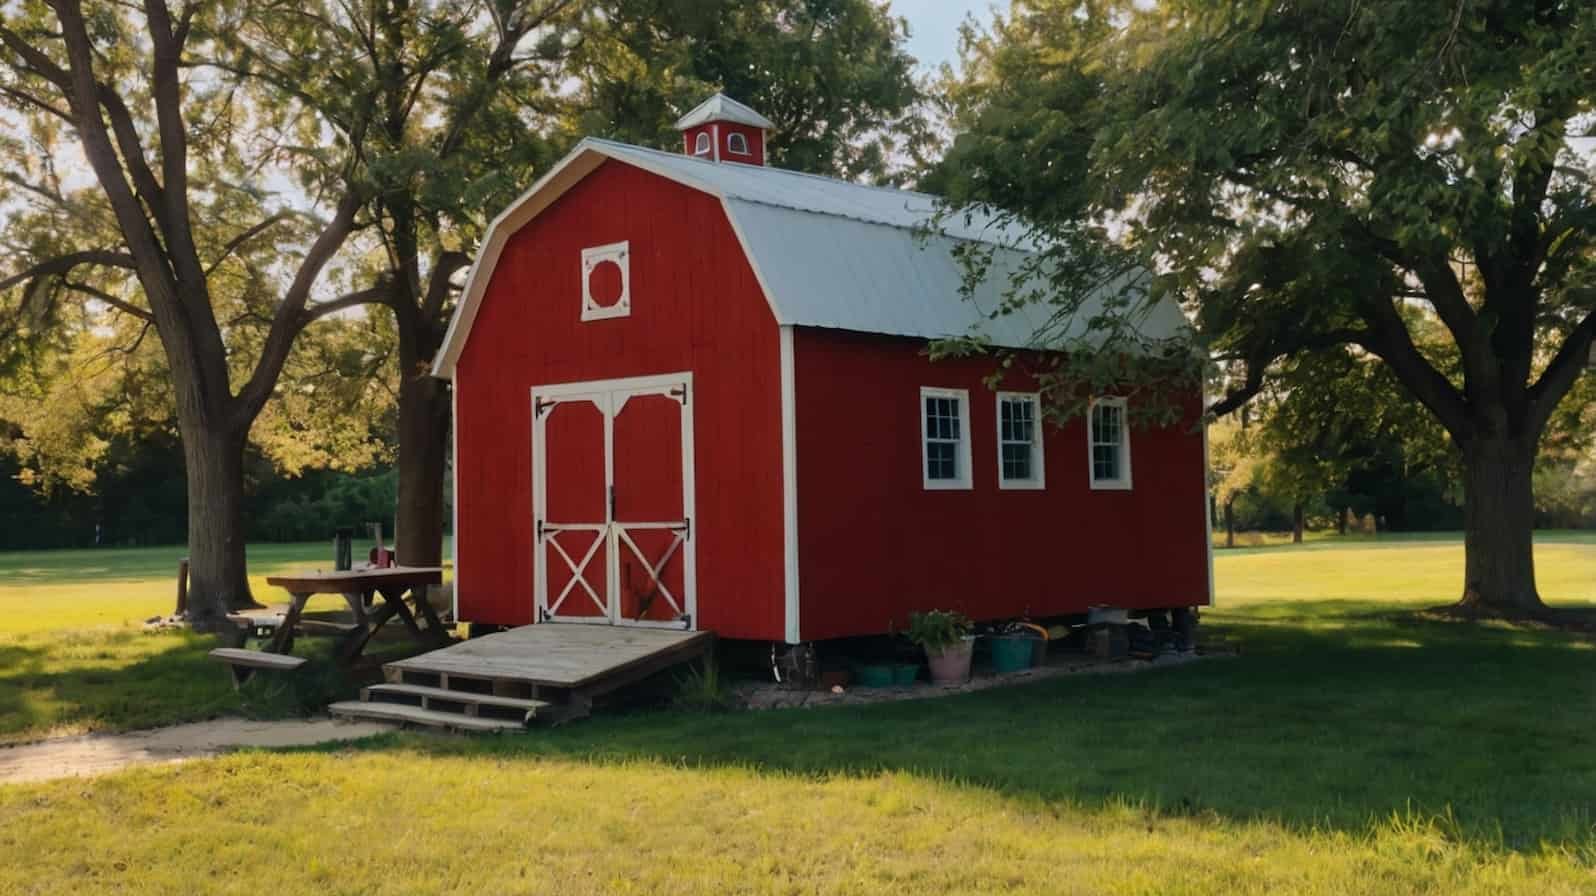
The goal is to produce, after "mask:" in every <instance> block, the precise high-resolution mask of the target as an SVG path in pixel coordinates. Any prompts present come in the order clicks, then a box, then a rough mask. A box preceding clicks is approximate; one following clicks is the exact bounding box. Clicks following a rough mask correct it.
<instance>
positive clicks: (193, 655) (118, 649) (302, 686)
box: [0, 630, 358, 744]
mask: <svg viewBox="0 0 1596 896" xmlns="http://www.w3.org/2000/svg"><path fill="white" fill-rule="evenodd" d="M219 643H220V642H219V641H218V640H217V639H216V638H214V637H212V636H206V635H198V634H194V633H191V632H164V633H160V634H146V633H144V632H141V631H137V630H114V631H85V632H49V633H45V634H41V635H31V636H26V637H24V638H20V639H18V640H17V641H14V642H8V643H0V744H4V743H8V742H20V741H26V740H37V739H40V738H43V737H48V736H50V735H51V734H52V733H59V732H61V731H62V730H69V731H74V730H75V731H85V730H86V731H126V730H132V729H137V728H150V727H155V726H158V725H171V724H175V723H179V722H191V721H199V720H203V719H209V718H214V717H216V716H218V715H223V714H241V715H244V716H246V717H249V718H260V719H274V718H286V717H291V716H302V715H306V714H309V713H312V712H319V711H320V710H321V709H322V708H323V707H325V706H326V705H327V703H328V702H330V701H332V700H338V699H344V698H347V697H349V696H351V695H353V694H354V693H355V692H356V691H357V690H358V683H357V682H356V681H355V680H353V679H352V678H351V677H350V676H349V674H347V672H346V670H344V669H342V668H340V667H338V666H335V665H334V664H333V663H332V662H331V660H330V659H329V657H328V654H329V653H330V650H331V644H330V643H326V642H320V643H316V644H314V645H313V646H311V647H310V648H309V649H307V650H304V651H301V653H302V654H306V655H309V656H310V658H311V662H310V663H308V664H307V665H306V666H304V667H303V668H302V669H300V670H298V671H296V672H295V673H293V674H292V675H283V674H272V673H268V674H262V675H257V676H256V677H254V678H253V679H251V680H250V682H249V683H248V684H246V685H245V687H244V688H243V690H242V691H241V692H236V691H234V690H233V687H232V683H231V679H230V677H229V675H228V672H227V670H226V668H225V667H224V666H222V665H221V664H219V663H216V662H213V661H211V660H210V659H209V658H208V657H207V656H206V654H207V653H208V652H209V651H210V649H211V648H213V647H216V646H218V644H219Z"/></svg>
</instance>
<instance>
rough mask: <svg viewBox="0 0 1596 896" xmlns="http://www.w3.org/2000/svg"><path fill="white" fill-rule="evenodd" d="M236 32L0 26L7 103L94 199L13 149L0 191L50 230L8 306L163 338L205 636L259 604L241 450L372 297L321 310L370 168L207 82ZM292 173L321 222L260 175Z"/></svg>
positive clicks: (48, 18) (159, 23) (186, 13)
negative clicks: (299, 360)
mask: <svg viewBox="0 0 1596 896" xmlns="http://www.w3.org/2000/svg"><path fill="white" fill-rule="evenodd" d="M241 14H242V13H241V11H240V10H239V9H218V8H214V7H204V6H202V5H201V4H199V3H189V4H186V5H184V6H183V7H182V8H181V9H180V10H178V11H177V12H175V13H174V12H173V11H172V10H171V9H169V8H168V7H167V6H166V4H165V3H164V2H161V0H149V2H146V3H144V4H143V5H142V7H134V6H132V5H121V4H117V5H110V4H105V5H96V6H94V7H93V8H92V9H90V10H88V11H85V9H84V8H83V5H82V3H81V2H80V0H51V2H48V3H45V4H28V5H25V6H23V7H21V9H20V10H19V11H16V12H8V13H7V16H6V18H5V20H4V21H3V22H0V96H3V97H4V98H5V99H6V101H7V102H8V104H9V105H10V111H11V114H12V115H13V116H15V117H18V118H20V119H22V120H23V121H25V122H26V123H27V129H28V131H29V132H30V133H31V134H32V135H33V136H34V138H35V140H38V141H41V142H43V143H44V144H45V145H46V146H48V147H49V148H51V149H54V150H60V149H61V148H62V147H63V146H65V145H67V144H71V145H72V146H73V147H74V148H75V149H76V150H78V151H80V152H81V155H82V158H83V159H84V160H85V161H86V163H87V166H88V168H89V170H91V171H92V172H93V177H94V181H95V182H96V184H97V187H98V190H97V191H93V192H88V191H78V192H75V193H74V192H71V191H69V190H68V189H67V187H66V186H64V185H65V184H66V183H67V181H65V180H63V179H62V178H61V177H60V175H59V173H58V172H57V171H56V170H55V164H54V161H53V158H52V157H50V156H46V157H44V158H42V159H41V158H39V157H36V156H32V155H30V154H28V153H27V152H26V149H27V147H25V146H24V145H22V144H20V143H19V142H17V141H11V142H9V143H8V144H6V146H5V147H4V148H5V149H6V150H9V151H10V156H11V158H10V159H9V161H10V162H11V163H12V166H11V171H10V172H9V173H10V175H11V176H10V177H8V178H7V183H8V185H9V186H10V188H11V189H12V193H13V195H14V194H15V193H17V192H19V191H20V192H21V193H23V194H26V197H27V199H26V201H27V202H29V203H31V204H32V206H33V208H35V209H36V210H37V211H36V213H35V214H34V216H32V217H31V218H29V219H28V220H27V221H25V223H26V224H27V225H29V230H30V231H31V233H32V234H34V235H35V238H34V239H32V240H29V241H28V242H29V243H30V244H31V245H30V246H29V249H30V250H31V251H30V252H29V253H28V254H27V255H26V256H25V258H26V261H25V262H24V263H23V264H22V266H21V269H20V270H18V271H17V272H16V273H14V274H12V275H10V276H7V277H5V278H3V279H0V292H4V291H11V290H19V289H20V291H21V298H20V299H19V304H20V305H21V306H22V309H21V310H20V314H19V316H21V317H28V316H32V317H34V318H40V319H42V318H43V317H44V316H45V314H44V312H42V311H41V310H40V305H41V304H42V305H43V306H54V305H56V304H57V303H58V301H59V299H60V298H61V296H62V295H63V294H68V295H73V296H77V297H87V299H89V300H91V301H93V302H94V303H97V304H99V305H102V306H106V307H109V308H112V309H115V310H116V311H118V312H120V313H121V314H123V315H126V316H129V317H132V318H135V319H138V320H140V321H143V322H147V323H149V324H150V325H151V326H152V327H153V328H154V330H155V331H156V332H157V333H158V334H159V336H160V341H161V345H162V348H163V350H164V354H165V360H166V369H167V373H168V375H169V377H170V386H171V390H172V396H173V403H174V407H175V411H176V418H177V423H178V429H179V431H180V433H181V435H182V444H183V454H184V466H185V475H186V479H187V501H188V542H189V555H190V563H191V567H190V569H191V575H192V582H193V589H192V590H193V594H194V603H193V607H194V617H195V622H196V624H198V625H201V626H206V625H213V624H216V623H217V622H218V621H219V620H220V617H221V616H222V614H223V613H224V612H226V611H227V610H228V609H229V608H237V607H242V606H246V605H249V604H252V603H253V600H252V598H251V596H250V592H249V582H248V578H247V576H246V574H245V558H244V538H243V531H244V530H243V516H242V509H243V457H244V447H245V442H246V439H247V437H248V434H249V431H250V427H251V425H252V423H253V422H254V420H255V418H256V416H257V415H259V414H260V412H261V409H262V408H263V407H264V406H265V404H266V402H267V401H268V400H269V399H270V397H271V395H272V392H273V389H274V387H275V385H276V383H277V379H278V376H279V374H280V373H281V371H282V369H283V365H284V363H285V362H286V360H287V358H288V354H289V349H290V347H291V346H292V344H293V341H294V339H295V337H296V336H297V335H298V334H299V333H300V332H301V331H302V330H303V329H304V328H305V327H306V326H308V325H309V324H310V323H311V322H313V321H315V320H317V319H319V318H322V317H324V316H326V315H328V314H331V313H334V312H336V311H338V310H340V309H344V308H348V307H350V306H352V305H354V304H357V303H359V302H363V301H366V300H367V299H368V298H369V297H368V296H366V295H363V294H361V293H355V294H350V295H344V296H341V297H338V298H334V299H329V300H326V301H321V302H316V303H313V302H312V301H311V299H312V292H313V291H314V290H315V288H316V286H317V284H318V283H319V282H320V281H322V280H323V274H324V272H325V271H326V269H327V267H328V265H329V263H330V262H331V261H332V260H333V258H334V256H335V255H336V254H337V253H338V251H339V249H340V248H341V247H342V246H343V245H344V243H345V241H346V240H348V238H349V237H350V235H351V234H352V233H353V232H354V231H355V230H356V229H357V227H358V226H360V222H359V220H358V219H359V215H360V213H361V210H362V208H363V206H364V197H363V196H361V195H360V194H359V193H358V192H356V191H355V190H354V189H352V188H351V184H352V183H353V182H354V177H355V175H356V173H357V169H358V167H359V160H358V159H357V158H356V157H354V156H352V155H350V154H348V153H346V152H339V151H337V149H336V148H332V149H328V148H324V147H321V146H318V145H316V143H317V141H316V137H317V132H318V124H317V122H316V121H315V120H314V118H313V117H312V116H310V115H308V114H307V113H306V112H305V111H304V110H302V109H299V108H296V107H294V106H291V105H286V104H279V105H275V106H274V105H269V104H265V103H261V102H250V101H248V100H247V99H246V98H245V97H244V96H242V95H240V94H239V93H238V92H237V91H235V90H233V89H232V85H230V84H229V83H227V81H226V80H225V79H222V78H210V77H207V76H205V75H204V74H203V73H202V72H201V71H200V70H197V69H195V68H194V66H195V64H196V62H197V60H199V59H201V58H209V59H211V61H212V62H213V63H218V64H222V65H224V66H225V63H226V61H227V59H228V58H231V57H229V53H237V52H239V51H238V50H237V49H236V48H233V49H231V50H230V49H229V44H228V42H227V41H225V40H223V39H221V36H223V35H227V34H229V33H232V32H234V31H235V30H237V28H238V27H239V16H240V15H241ZM351 106H352V108H353V109H354V110H355V112H354V114H355V115H356V116H357V117H359V118H360V119H361V120H362V121H364V120H367V119H369V118H370V116H371V114H372V113H373V111H374V110H373V108H372V107H371V106H370V104H369V103H362V102H361V101H360V99H359V98H358V97H351ZM364 127H365V125H364V124H361V125H359V126H358V128H357V130H358V129H363V128H364ZM274 137H275V138H277V139H272V138H274ZM290 137H297V138H299V141H297V142H296V141H294V140H291V139H288V138H290ZM285 157H291V158H292V159H293V160H294V170H295V171H296V172H297V173H298V174H299V176H300V177H301V182H300V184H299V185H298V186H299V187H300V188H301V189H302V191H303V193H302V195H304V196H305V197H308V199H309V200H310V204H311V206H312V208H318V209H322V210H324V211H326V212H328V214H326V215H325V216H324V217H319V216H316V215H313V214H310V213H307V212H305V211H304V210H300V209H294V208H292V207H291V206H289V205H288V204H287V203H278V204H276V205H275V206H274V205H273V204H272V203H271V202H270V201H269V199H268V196H267V191H266V190H265V189H264V187H263V184H262V181H263V180H264V178H265V175H264V173H263V172H269V171H271V165H272V163H273V162H274V161H275V160H279V159H282V158H285ZM5 199H6V200H7V201H15V200H13V199H12V196H7V197H5ZM79 216H82V217H83V220H84V221H86V222H87V223H86V224H83V223H78V221H77V219H78V217H79ZM46 224H48V225H49V226H46ZM12 236H14V237H17V238H19V239H20V238H21V235H18V234H12ZM79 239H81V240H82V242H78V240H79ZM301 247H302V248H303V251H302V253H299V252H294V251H293V250H295V249H298V248H301ZM284 250H288V251H287V252H285V251H284ZM296 255H297V258H296ZM224 315H225V316H224Z"/></svg>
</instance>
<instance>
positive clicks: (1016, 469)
mask: <svg viewBox="0 0 1596 896" xmlns="http://www.w3.org/2000/svg"><path fill="white" fill-rule="evenodd" d="M1002 451H1003V478H1004V479H1030V478H1031V447H1030V446H1029V445H1024V444H1018V445H1015V444H1009V445H1004V446H1002Z"/></svg>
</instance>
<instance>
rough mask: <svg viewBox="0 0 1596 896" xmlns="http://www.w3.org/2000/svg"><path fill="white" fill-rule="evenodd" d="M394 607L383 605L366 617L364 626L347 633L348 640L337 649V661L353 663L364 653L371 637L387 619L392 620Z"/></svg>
mask: <svg viewBox="0 0 1596 896" xmlns="http://www.w3.org/2000/svg"><path fill="white" fill-rule="evenodd" d="M394 612H395V611H394V605H393V604H390V603H385V604H383V605H382V606H380V607H378V608H377V609H376V610H374V611H373V612H372V613H371V615H369V616H367V617H366V623H365V625H363V626H361V627H360V628H357V629H355V630H354V631H352V632H350V633H349V638H348V640H346V641H345V642H344V643H343V646H342V647H340V648H339V651H338V655H339V659H340V660H341V661H342V662H344V663H346V664H347V663H353V662H354V661H355V660H357V659H359V658H360V654H361V653H363V652H365V650H366V645H367V644H369V643H370V642H371V638H372V636H373V635H375V634H376V633H377V630H378V629H380V628H382V627H383V625H385V624H386V623H387V622H388V620H389V619H392V618H393V614H394Z"/></svg>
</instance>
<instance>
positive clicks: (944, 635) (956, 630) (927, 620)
mask: <svg viewBox="0 0 1596 896" xmlns="http://www.w3.org/2000/svg"><path fill="white" fill-rule="evenodd" d="M974 630H975V626H974V625H973V624H972V623H971V622H970V618H969V617H968V616H965V615H964V614H963V613H959V612H957V611H954V610H927V611H925V612H923V613H910V614H909V627H908V628H907V629H906V630H905V631H904V633H903V634H904V637H906V638H908V639H909V640H910V641H912V642H914V643H915V644H918V645H919V646H920V647H921V649H923V650H925V652H926V653H941V652H942V651H944V650H946V649H947V648H949V647H952V646H953V645H954V644H957V643H958V642H959V641H961V640H963V639H964V638H966V637H968V636H969V634H970V633H971V632H972V631H974Z"/></svg>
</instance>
